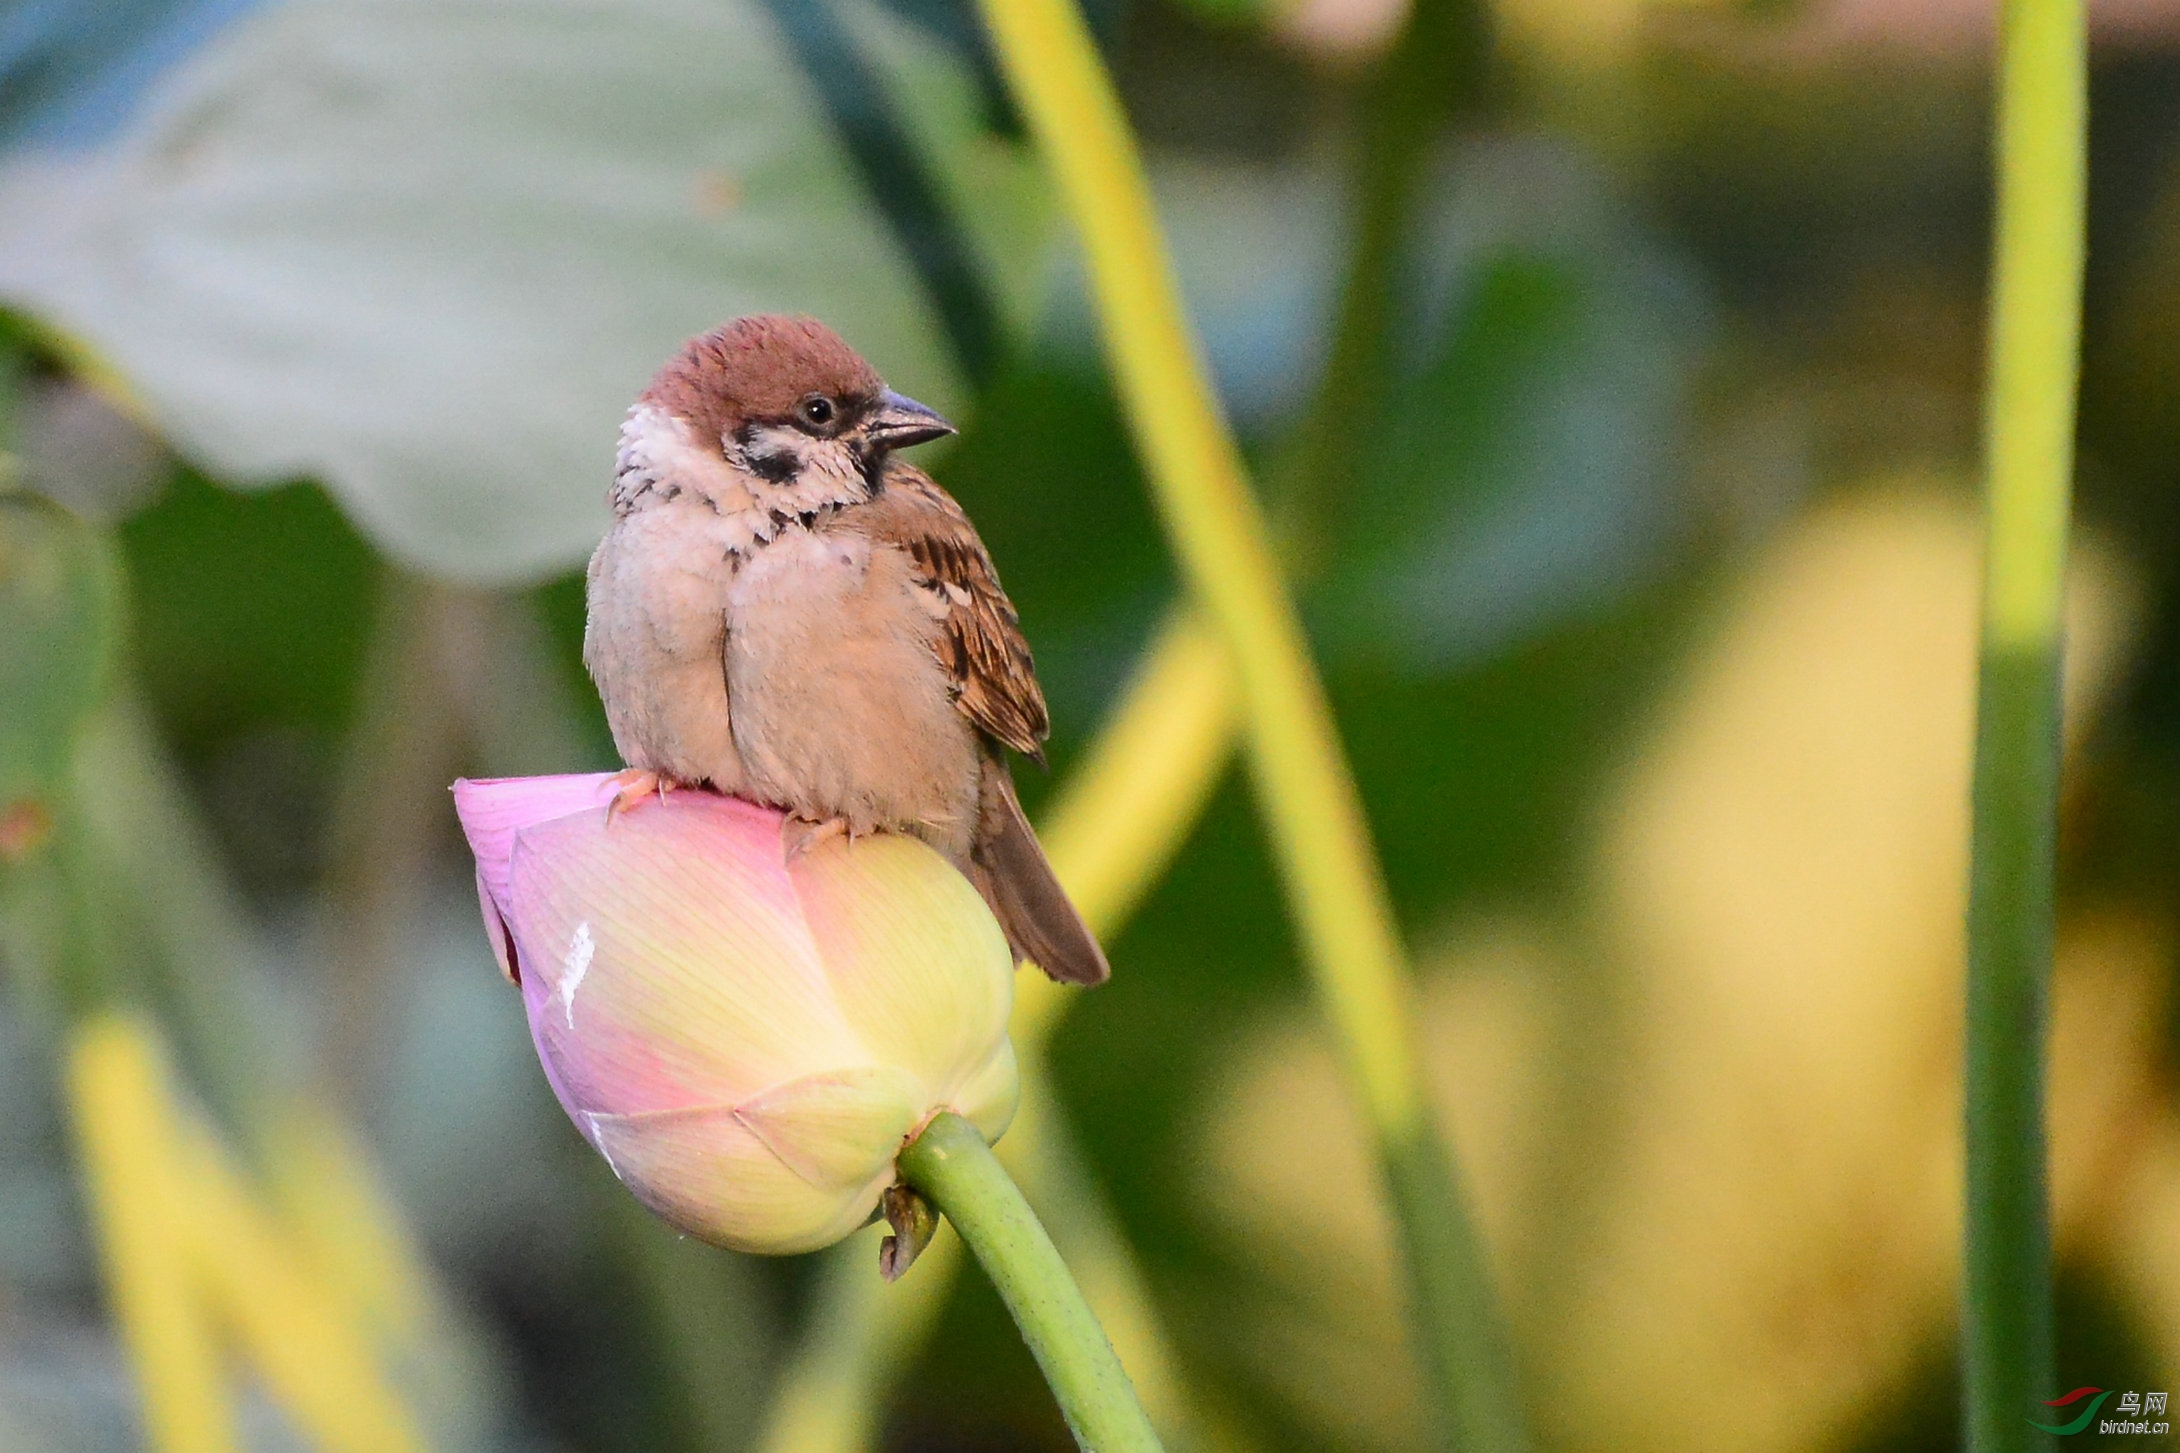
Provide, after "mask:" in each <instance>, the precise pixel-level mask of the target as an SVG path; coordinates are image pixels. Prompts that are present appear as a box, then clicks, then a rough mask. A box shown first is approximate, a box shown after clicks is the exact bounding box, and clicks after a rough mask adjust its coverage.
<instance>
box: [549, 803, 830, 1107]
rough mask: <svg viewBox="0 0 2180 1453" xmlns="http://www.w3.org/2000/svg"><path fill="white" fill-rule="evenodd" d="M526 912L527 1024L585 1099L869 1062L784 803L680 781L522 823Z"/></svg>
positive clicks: (661, 1096) (662, 1102)
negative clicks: (810, 907)
mask: <svg viewBox="0 0 2180 1453" xmlns="http://www.w3.org/2000/svg"><path fill="white" fill-rule="evenodd" d="M513 897H514V923H513V925H512V926H513V929H514V933H515V938H516V942H517V944H518V946H519V949H520V953H521V959H522V969H523V976H524V977H523V991H524V997H525V1000H526V1002H527V1003H528V1004H529V1005H530V1009H531V1023H532V1028H533V1030H534V1032H535V1034H536V1036H537V1039H538V1042H539V1045H540V1047H541V1049H543V1050H544V1051H545V1053H546V1054H547V1056H548V1059H549V1060H550V1064H551V1068H552V1069H553V1071H554V1072H555V1074H556V1075H557V1076H558V1077H559V1079H560V1081H561V1084H562V1086H563V1087H564V1088H565V1090H566V1091H567V1092H568V1094H569V1095H570V1096H572V1097H573V1099H574V1101H575V1102H576V1103H577V1104H579V1105H581V1106H582V1107H583V1108H584V1109H587V1110H594V1111H601V1112H611V1113H634V1112H638V1111H644V1110H668V1109H677V1108H682V1107H686V1106H692V1105H711V1104H737V1103H740V1102H741V1101H743V1100H745V1099H747V1098H749V1097H750V1096H752V1095H755V1094H758V1093H760V1092H762V1091H764V1090H766V1089H769V1088H770V1087H772V1086H773V1085H777V1084H781V1083H784V1082H785V1081H788V1080H793V1079H798V1078H800V1077H801V1076H803V1075H806V1074H810V1073H812V1072H814V1071H819V1070H827V1069H834V1068H839V1067H841V1066H846V1065H859V1064H866V1063H869V1062H870V1059H871V1056H870V1055H869V1054H867V1053H866V1052H865V1051H864V1049H863V1047H862V1044H861V1043H860V1041H859V1040H858V1039H857V1038H856V1036H855V1034H854V1033H853V1032H852V1031H851V1030H850V1029H849V1027H848V1024H847V1022H846V1021H845V1020H844V1019H843V1018H842V1016H841V1012H840V1009H839V1006H838V1005H837V1004H836V1003H835V1001H834V994H833V985H832V983H831V981H830V980H829V979H828V978H827V977H826V973H825V969H824V966H823V965H822V964H821V963H820V962H819V960H818V949H817V945H816V944H815V943H813V942H812V940H811V938H810V935H809V933H808V931H807V930H806V929H805V927H804V926H803V923H802V919H801V905H800V902H799V900H798V898H797V896H796V893H795V890H794V887H793V886H792V885H791V884H790V882H789V880H788V874H787V870H786V868H785V866H784V864H783V862H782V858H781V851H780V844H779V831H778V817H777V815H775V814H770V813H766V812H763V811H761V810H760V809H757V808H754V807H751V806H749V805H748V804H746V803H740V802H736V801H734V800H732V799H729V798H721V797H716V796H713V795H712V794H710V793H696V792H685V793H677V794H675V795H673V796H671V797H669V798H667V799H666V800H665V801H663V802H648V803H644V804H641V805H639V806H637V807H635V808H634V809H633V810H631V811H629V812H626V813H624V814H622V815H621V816H619V817H617V818H615V819H614V820H613V821H612V822H611V823H608V822H607V821H606V815H605V812H604V811H603V810H597V811H592V812H587V813H582V814H579V815H576V816H573V817H566V818H561V819H558V820H556V821H552V822H547V823H544V824H541V825H539V826H537V827H534V828H529V829H526V830H524V831H523V832H522V833H521V834H520V835H519V836H518V838H517V840H516V845H515V852H514V867H513Z"/></svg>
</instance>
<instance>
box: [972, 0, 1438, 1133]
mask: <svg viewBox="0 0 2180 1453" xmlns="http://www.w3.org/2000/svg"><path fill="white" fill-rule="evenodd" d="M982 8H983V14H984V19H985V23H986V25H987V26H988V27H989V29H990V31H991V34H992V38H993V40H994V42H995V45H996V48H997V51H998V55H999V60H1000V65H1001V68H1002V69H1003V70H1004V71H1005V72H1006V74H1007V76H1008V78H1009V81H1010V87H1011V90H1012V92H1013V94H1014V96H1015V98H1016V100H1017V102H1018V103H1019V104H1020V105H1021V107H1022V110H1023V113H1024V115H1025V116H1026V117H1027V119H1028V121H1029V124H1030V128H1031V130H1032V131H1033V132H1034V133H1035V135H1036V137H1037V140H1038V143H1039V146H1040V148H1041V149H1042V151H1043V153H1044V156H1045V159H1046V162H1047V165H1048V166H1049V167H1050V169H1051V171H1052V174H1053V176H1054V178H1055V179H1056V180H1057V181H1058V183H1059V187H1060V191H1061V193H1062V195H1063V197H1064V198H1065V201H1066V204H1067V207H1068V210H1069V212H1070V213H1071V214H1072V216H1073V218H1074V221H1075V225H1076V229H1077V231H1078V232H1079V233H1080V235H1081V238H1082V242H1083V248H1084V251H1085V252H1086V253H1087V254H1088V260H1089V272H1090V277H1091V280H1092V285H1093V287H1094V288H1095V290H1096V294H1097V300H1098V305H1099V306H1098V312H1099V317H1100V320H1101V322H1102V325H1103V329H1104V337H1105V346H1106V350H1107V353H1108V355H1109V356H1110V358H1111V360H1112V366H1113V374H1114V379H1115V382H1116V383H1117V384H1118V386H1119V389H1120V394H1121V398H1122V401H1123V403H1124V405H1125V407H1126V409H1127V412H1128V417H1129V420H1130V422H1131V424H1132V425H1133V427H1134V429H1135V432H1136V435H1137V440H1138V444H1139V447H1140V450H1141V453H1142V456H1143V459H1144V462H1145V465H1146V467H1147V469H1148V471H1149V474H1150V479H1151V483H1152V487H1153V489H1154V491H1155V493H1156V495H1157V499H1158V504H1159V507H1160V509H1161V511H1162V513H1163V515H1164V517H1165V520H1166V526H1167V531H1168V534H1169V535H1170V536H1171V538H1172V541H1173V545H1174V549H1175V552H1176V554H1177V555H1178V557H1179V559H1180V563H1181V567H1182V571H1183V573H1184V575H1185V577H1186V579H1187V581H1188V586H1189V590H1190V592H1191V594H1192V595H1193V596H1194V597H1195V599H1196V601H1197V602H1198V603H1199V604H1200V605H1201V606H1202V608H1203V609H1204V611H1205V613H1206V614H1207V615H1208V616H1209V617H1210V619H1211V621H1212V622H1213V624H1214V625H1215V626H1216V627H1217V629H1218V632H1219V634H1220V635H1221V637H1223V638H1224V640H1225V642H1226V644H1227V647H1228V649H1229V650H1230V652H1231V653H1232V659H1233V662H1234V669H1235V673H1236V676H1237V679H1238V680H1239V682H1240V685H1241V695H1242V700H1243V702H1244V705H1245V708H1246V715H1247V722H1248V733H1249V740H1250V748H1251V762H1252V766H1253V770H1254V772H1255V775H1256V778H1257V780H1258V784H1259V787H1260V789H1261V795H1262V798H1263V804H1264V812H1265V815H1266V817H1267V819H1268V822H1269V826H1270V829H1271V837H1272V843H1273V850H1274V853H1275V855H1276V857H1277V859H1278V861H1279V864H1280V868H1281V872H1282V874H1283V876H1284V878H1285V880H1286V882H1287V885H1288V891H1289V894H1290V896H1291V897H1292V899H1293V902H1294V904H1295V908H1296V916H1297V919H1298V927H1299V930H1300V932H1301V935H1302V938H1303V941H1304V945H1305V947H1306V949H1307V952H1308V957H1309V961H1310V964H1311V967H1312V970H1313V972H1314V973H1315V974H1316V976H1317V981H1318V986H1319V990H1320V992H1321V994H1322V996H1323V998H1324V1001H1325V1008H1326V1013H1327V1015H1328V1017H1329V1018H1330V1019H1331V1020H1332V1023H1333V1027H1334V1029H1335V1032H1336V1033H1337V1035H1338V1038H1339V1042H1340V1047H1341V1049H1342V1051H1343V1055H1344V1058H1345V1060H1346V1062H1347V1066H1348V1069H1349V1071H1350V1073H1351V1074H1352V1075H1353V1077H1354V1079H1355V1082H1356V1083H1357V1085H1358V1086H1359V1087H1360V1089H1361V1094H1362V1099H1363V1102H1364V1106H1365V1108H1366V1110H1367V1111H1368V1113H1369V1115H1370V1119H1371V1122H1372V1124H1373V1126H1374V1127H1375V1128H1376V1130H1377V1132H1378V1134H1379V1136H1380V1138H1381V1139H1384V1140H1387V1141H1407V1140H1411V1139H1413V1138H1415V1136H1416V1135H1417V1134H1418V1133H1419V1131H1420V1128H1421V1126H1422V1124H1423V1121H1424V1116H1423V1095H1422V1090H1421V1086H1420V1082H1419V1080H1418V1076H1417V1069H1416V1055H1415V1048H1414V1042H1413V1030H1412V1027H1411V1025H1412V1012H1411V1006H1410V1004H1409V997H1410V986H1409V982H1408V977H1407V973H1406V969H1405V961H1404V957H1403V953H1402V950H1401V946H1400V938H1399V934H1398V933H1397V931H1396V930H1395V927H1394V923H1393V917H1392V911H1391V907H1390V905H1389V904H1388V902H1387V901H1386V896H1385V891H1384V886H1383V884H1382V882H1381V881H1380V879H1379V875H1378V868H1377V860H1376V855H1375V853H1374V852H1373V850H1372V848H1371V844H1370V840H1369V832H1368V829H1367V827H1366V825H1365V823H1364V819H1363V813H1362V804H1361V801H1360V798H1359V797H1358V796H1357V794H1356V791H1355V786H1354V782H1353V780H1352V779H1351V778H1350V777H1349V776H1348V773H1347V769H1346V763H1345V760H1344V758H1343V757H1342V755H1341V751H1340V747H1339V742H1338V737H1337V733H1336V731H1335V729H1334V726H1333V722H1332V713H1331V710H1330V708H1329V706H1328V705H1327V703H1326V701H1325V696H1324V690H1323V687H1322V685H1321V684H1320V683H1319V681H1318V679H1317V673H1316V670H1315V668H1314V666H1313V665H1312V663H1311V660H1310V655H1309V651H1308V647H1307V644H1306V642H1305V639H1304V637H1303V633H1302V626H1301V621H1300V619H1299V617H1298V616H1297V615H1296V613H1295V610H1294V606H1293V602H1292V601H1291V600H1289V599H1288V597H1287V593H1286V590H1285V588H1284V586H1283V584H1282V583H1281V580H1280V576H1279V571H1278V566H1277V564H1276V561H1275V559H1274V555H1273V550H1272V540H1271V533H1270V530H1269V529H1268V528H1267V526H1266V523H1265V520H1264V516H1263V514H1262V512H1261V511H1260V510H1259V509H1258V507H1257V503H1256V500H1255V498H1254V496H1253V495H1252V494H1251V493H1250V491H1249V487H1248V483H1247V480H1246V476H1245V473H1244V470H1243V468H1242V461H1241V456H1240V453H1239V451H1238V450H1237V449H1236V448H1235V445H1234V441H1233V437H1232V435H1231V434H1230V433H1229V432H1228V430H1227V428H1226V425H1225V422H1224V420H1223V418H1222V417H1221V415H1220V412H1219V409H1218V407H1217V405H1216V403H1215V402H1214V401H1213V398H1212V394H1211V390H1210V387H1209V385H1208V383H1207V382H1206V379H1205V373H1204V369H1203V366H1202V364H1201V361H1200V360H1199V358H1198V355H1197V350H1196V347H1195V344H1194V341H1193V339H1192V338H1191V337H1190V335H1189V332H1188V327H1187V324H1186V322H1185V321H1184V314H1183V311H1182V308H1181V304H1180V295H1179V290H1178V288H1177V287H1176V286H1175V284H1174V281H1173V269H1172V265H1171V263H1170V261H1169V260H1168V258H1167V256H1166V250H1165V245H1164V241H1163V238H1162V237H1161V235H1160V233H1159V229H1158V222H1157V217H1156V214H1155V212H1154V211H1153V209H1152V205H1151V198H1150V189H1149V187H1148V186H1147V185H1146V183H1145V182H1144V179H1143V170H1142V166H1141V164H1140V162H1139V160H1138V159H1137V156H1136V151H1135V142H1134V138H1133V137H1132V136H1131V135H1130V134H1129V131H1128V126H1127V122H1126V119H1125V118H1124V117H1123V115H1122V114H1121V110H1120V102H1119V99H1118V97H1117V96H1115V94H1114V92H1113V88H1112V84H1111V81H1110V80H1109V79H1108V78H1107V76H1106V74H1105V71H1104V67H1103V66H1102V64H1101V63H1100V62H1099V60H1098V56H1097V51H1096V49H1095V47H1094V46H1093V45H1092V44H1091V41H1090V35H1089V31H1088V28H1087V27H1086V26H1085V25H1084V23H1083V19H1082V16H1081V13H1080V12H1079V11H1078V10H1077V9H1076V7H1075V6H1074V5H1072V4H1070V3H1068V0H983V6H982Z"/></svg>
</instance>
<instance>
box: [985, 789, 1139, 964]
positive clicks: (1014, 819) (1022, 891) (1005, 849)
mask: <svg viewBox="0 0 2180 1453" xmlns="http://www.w3.org/2000/svg"><path fill="white" fill-rule="evenodd" d="M982 797H983V802H982V804H981V812H982V816H983V824H982V826H983V831H982V832H980V833H979V834H978V835H977V836H978V843H977V847H976V850H975V851H974V852H973V853H972V854H971V857H970V863H969V881H970V882H972V883H974V884H976V890H977V892H979V893H981V894H982V895H984V901H985V902H986V903H987V904H989V905H991V910H992V914H993V916H994V917H996V918H997V919H998V920H999V926H1000V928H1001V929H1003V930H1004V931H1005V932H1006V935H1007V943H1008V945H1009V946H1011V947H1012V948H1013V950H1014V957H1015V959H1016V960H1017V961H1018V962H1019V961H1024V960H1026V961H1028V962H1030V963H1033V964H1035V965H1037V967H1038V968H1040V969H1043V970H1044V971H1045V972H1046V973H1047V974H1049V975H1051V976H1052V977H1053V978H1055V979H1058V980H1059V981H1060V982H1061V983H1063V984H1102V983H1104V982H1105V981H1106V979H1108V978H1109V977H1111V975H1112V972H1113V971H1112V968H1111V966H1110V965H1108V964H1107V963H1106V962H1105V951H1104V950H1103V949H1101V948H1099V947H1098V941H1097V939H1096V938H1094V937H1092V935H1091V933H1090V929H1089V926H1088V925H1087V924H1085V923H1084V922H1083V921H1082V915H1081V914H1079V913H1077V912H1076V911H1075V905H1074V904H1073V903H1071V902H1070V901H1068V897H1067V891H1066V890H1065V889H1063V888H1062V887H1060V880H1059V879H1058V878H1056V877H1054V876H1053V873H1052V864H1051V863H1049V862H1047V861H1046V860H1045V850H1044V849H1043V848H1042V847H1041V846H1039V845H1038V842H1037V834H1035V833H1034V832H1032V831H1030V826H1029V820H1028V819H1027V818H1025V817H1023V816H1022V804H1021V803H1020V801H1018V800H1017V799H1016V798H1015V795H1014V779H1013V778H1012V777H1011V776H1009V775H1008V773H1007V764H1006V763H1005V762H1003V761H999V760H996V759H987V760H986V762H985V764H984V784H983V792H982Z"/></svg>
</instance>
